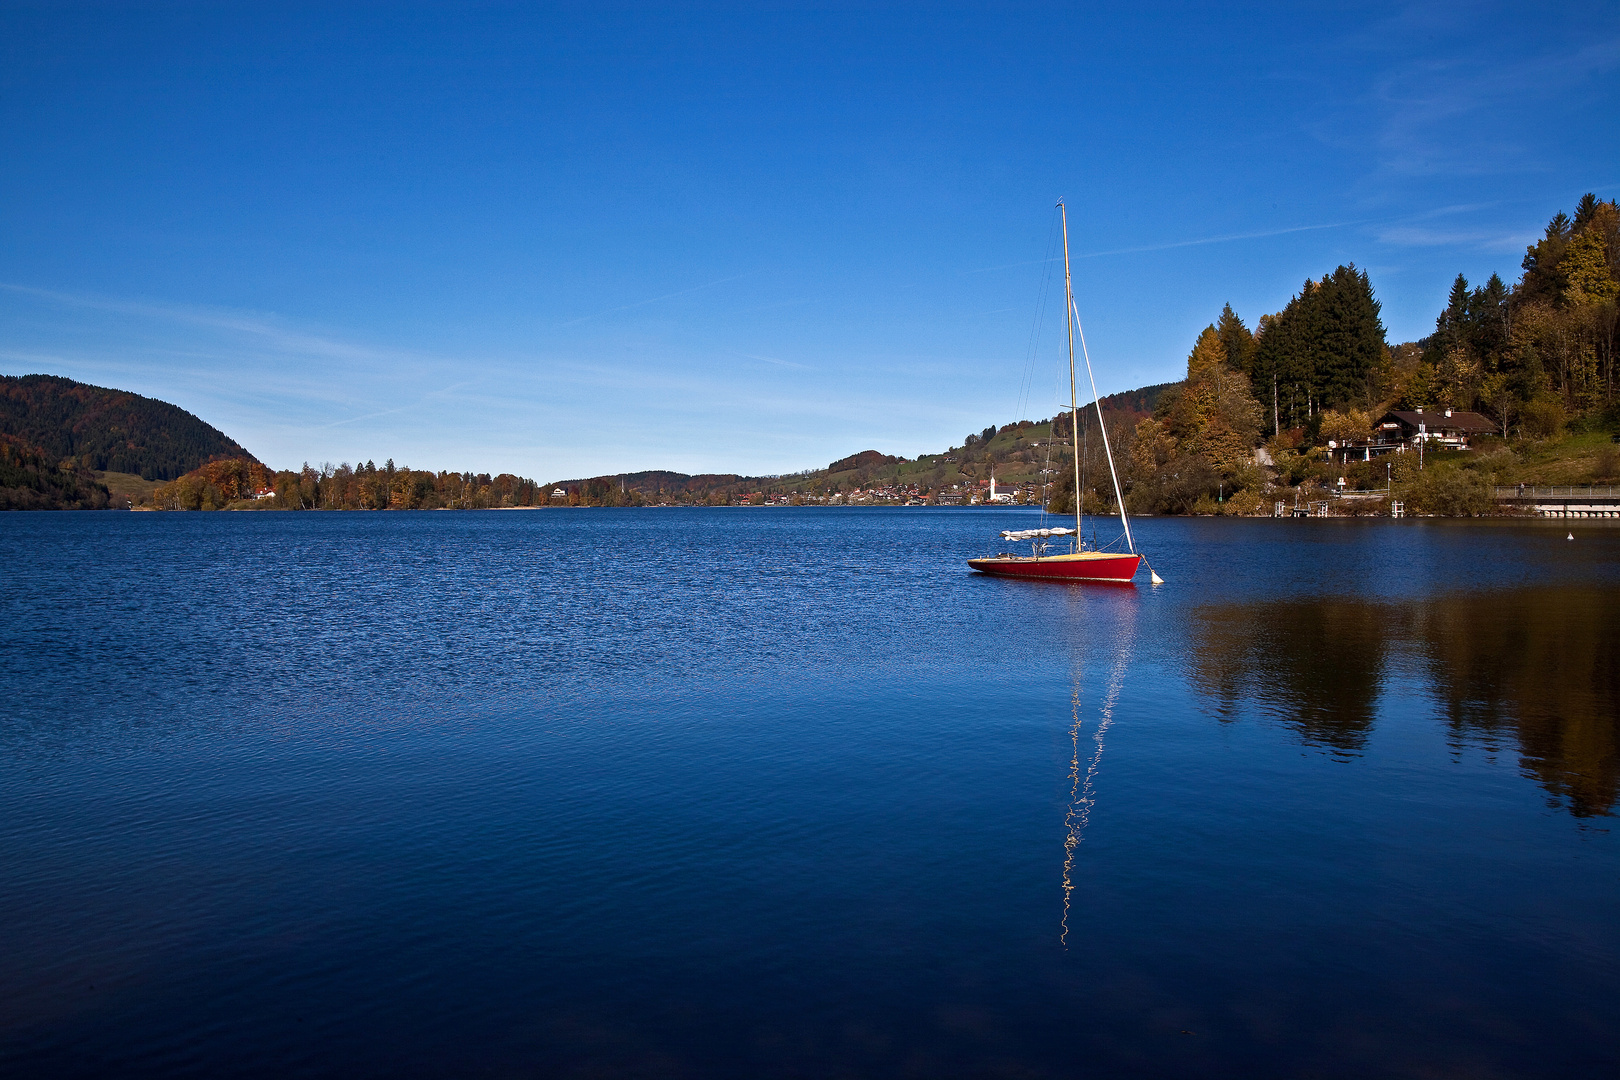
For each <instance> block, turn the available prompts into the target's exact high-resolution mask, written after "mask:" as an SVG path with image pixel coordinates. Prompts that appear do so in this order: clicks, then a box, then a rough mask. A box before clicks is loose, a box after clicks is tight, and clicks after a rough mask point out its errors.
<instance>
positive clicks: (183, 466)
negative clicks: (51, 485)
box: [0, 375, 257, 480]
mask: <svg viewBox="0 0 1620 1080" xmlns="http://www.w3.org/2000/svg"><path fill="white" fill-rule="evenodd" d="M0 434H5V435H10V436H12V437H13V438H15V439H18V440H20V441H21V442H22V443H25V444H27V445H28V446H31V447H37V448H38V449H39V450H40V451H42V452H43V453H44V455H45V457H46V458H48V459H50V460H51V461H52V462H53V463H55V462H61V461H68V460H71V461H72V462H73V463H74V465H76V466H77V467H79V468H82V469H94V470H98V471H106V472H122V473H136V474H138V475H140V476H142V477H145V478H146V479H148V480H173V479H175V478H177V477H180V476H183V475H184V474H186V473H188V472H191V471H192V470H193V469H196V468H198V467H199V466H201V465H203V464H204V463H206V462H209V461H218V460H221V459H224V458H247V459H248V460H257V459H256V458H254V457H253V455H252V454H250V453H248V452H247V450H246V449H244V448H243V447H242V446H241V444H240V443H238V442H236V441H235V440H234V439H231V438H229V437H228V436H226V435H225V433H224V432H222V431H220V430H219V429H218V428H215V427H213V426H212V425H210V424H208V423H206V422H204V421H203V420H201V419H200V418H198V417H196V416H194V415H193V414H191V413H189V412H187V411H186V410H184V409H182V408H180V407H179V406H178V405H171V404H169V403H168V402H166V401H158V400H157V399H155V398H149V397H142V396H141V395H139V394H135V393H131V392H130V391H128V390H114V389H111V388H108V387H104V386H91V385H90V384H88V383H81V382H75V381H74V380H72V379H68V378H64V377H62V376H60V375H0Z"/></svg>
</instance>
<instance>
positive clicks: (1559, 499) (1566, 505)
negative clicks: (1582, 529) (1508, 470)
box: [1496, 484, 1620, 518]
mask: <svg viewBox="0 0 1620 1080" xmlns="http://www.w3.org/2000/svg"><path fill="white" fill-rule="evenodd" d="M1496 501H1497V502H1498V503H1501V504H1502V505H1504V506H1518V507H1522V508H1524V509H1526V510H1530V511H1532V512H1533V513H1535V514H1537V515H1538V516H1540V517H1557V518H1615V517H1620V486H1616V485H1613V484H1611V485H1609V486H1607V487H1605V486H1601V485H1595V484H1587V485H1585V486H1571V487H1538V486H1532V485H1530V484H1519V485H1517V486H1513V487H1499V488H1497V489H1496Z"/></svg>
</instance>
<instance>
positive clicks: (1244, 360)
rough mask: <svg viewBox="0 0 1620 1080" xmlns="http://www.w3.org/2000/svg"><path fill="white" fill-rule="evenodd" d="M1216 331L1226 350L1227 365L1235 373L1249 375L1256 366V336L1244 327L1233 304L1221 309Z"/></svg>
mask: <svg viewBox="0 0 1620 1080" xmlns="http://www.w3.org/2000/svg"><path fill="white" fill-rule="evenodd" d="M1215 329H1216V333H1218V334H1219V335H1220V338H1221V345H1222V347H1223V348H1225V350H1226V363H1227V365H1228V366H1229V367H1231V368H1232V370H1234V371H1241V372H1244V373H1245V374H1249V373H1250V369H1251V368H1252V367H1253V365H1254V353H1255V341H1254V335H1253V334H1251V333H1249V328H1248V327H1247V326H1244V325H1243V320H1242V319H1240V318H1238V314H1237V312H1235V311H1233V310H1232V305H1231V304H1227V305H1226V306H1225V307H1224V308H1222V309H1221V317H1220V320H1219V321H1218V322H1217V323H1216V324H1215Z"/></svg>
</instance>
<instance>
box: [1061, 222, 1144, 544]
mask: <svg viewBox="0 0 1620 1080" xmlns="http://www.w3.org/2000/svg"><path fill="white" fill-rule="evenodd" d="M1058 208H1059V209H1061V210H1062V211H1063V291H1064V292H1065V293H1066V294H1068V298H1069V401H1070V403H1071V407H1073V408H1074V413H1073V415H1074V419H1075V449H1076V450H1077V451H1078V450H1079V431H1080V428H1079V421H1080V415H1079V409H1078V407H1076V406H1073V403H1074V401H1075V392H1074V335H1075V331H1076V330H1078V331H1079V332H1080V355H1081V356H1083V357H1084V358H1085V361H1086V378H1088V379H1090V380H1091V400H1092V401H1094V402H1096V404H1097V433H1098V434H1099V435H1101V436H1102V444H1103V453H1104V454H1106V455H1107V456H1108V475H1109V476H1110V477H1111V478H1112V479H1113V481H1114V501H1115V502H1117V503H1118V504H1119V523H1120V524H1121V525H1123V526H1125V546H1126V547H1128V548H1130V549H1131V554H1132V555H1135V554H1136V540H1135V539H1134V538H1133V537H1132V536H1131V519H1130V518H1128V517H1126V516H1125V493H1124V492H1122V491H1121V490H1120V489H1119V471H1118V470H1117V469H1115V468H1114V450H1113V448H1112V447H1110V446H1109V445H1108V429H1107V428H1106V427H1104V426H1103V411H1102V398H1100V397H1098V396H1097V374H1096V372H1094V371H1092V370H1091V353H1090V352H1089V351H1088V350H1087V349H1086V331H1085V327H1083V326H1081V325H1080V312H1079V310H1078V309H1076V308H1075V306H1074V286H1073V285H1071V284H1070V281H1069V211H1068V209H1067V208H1066V207H1064V206H1063V204H1062V203H1058ZM1074 496H1075V507H1074V527H1075V528H1076V529H1078V528H1079V527H1080V455H1079V454H1078V453H1076V454H1075V457H1074Z"/></svg>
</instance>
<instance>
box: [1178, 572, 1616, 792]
mask: <svg viewBox="0 0 1620 1080" xmlns="http://www.w3.org/2000/svg"><path fill="white" fill-rule="evenodd" d="M1193 634H1194V645H1195V648H1194V652H1195V659H1194V665H1193V672H1192V675H1193V681H1194V683H1195V685H1196V686H1197V688H1198V689H1199V690H1200V691H1201V692H1202V693H1204V694H1205V695H1206V696H1207V697H1208V699H1209V700H1210V702H1211V704H1212V706H1213V708H1214V709H1215V711H1216V713H1217V714H1218V715H1219V716H1221V718H1222V719H1228V720H1229V719H1234V718H1236V716H1237V715H1238V713H1239V711H1240V710H1241V708H1242V707H1243V706H1244V704H1245V703H1252V705H1253V706H1254V707H1257V708H1259V709H1260V710H1261V711H1263V712H1265V713H1268V714H1270V715H1272V716H1275V717H1277V718H1279V719H1280V720H1282V721H1283V722H1285V723H1287V724H1289V725H1290V726H1292V727H1294V728H1295V729H1296V730H1297V731H1298V732H1299V735H1300V738H1301V739H1302V740H1303V741H1304V742H1305V743H1307V744H1309V745H1316V746H1324V747H1327V748H1328V749H1330V750H1331V751H1333V752H1334V753H1336V754H1339V755H1344V756H1349V755H1354V754H1356V753H1358V752H1359V751H1360V750H1361V749H1362V748H1363V747H1364V746H1365V745H1366V741H1367V738H1368V736H1369V734H1370V733H1371V732H1372V729H1373V727H1374V724H1375V723H1376V721H1377V719H1378V700H1379V696H1380V693H1381V691H1382V688H1383V684H1384V679H1385V674H1386V671H1387V669H1388V664H1389V660H1390V658H1391V656H1392V654H1393V653H1394V652H1395V651H1396V650H1400V651H1402V652H1405V653H1408V654H1410V655H1411V656H1412V657H1413V658H1414V659H1416V660H1417V661H1418V665H1417V666H1418V668H1419V670H1420V671H1421V672H1422V673H1423V675H1424V676H1426V680H1427V682H1428V683H1429V689H1430V691H1431V692H1432V693H1433V695H1434V697H1435V700H1436V702H1437V703H1438V705H1439V708H1440V709H1441V711H1442V714H1443V716H1444V719H1445V722H1446V724H1447V725H1448V727H1449V729H1450V731H1451V733H1452V734H1453V736H1454V737H1455V738H1458V739H1461V740H1464V741H1475V740H1483V741H1485V742H1486V743H1487V744H1491V743H1500V742H1502V741H1504V740H1509V739H1511V740H1512V741H1513V742H1515V743H1516V744H1517V747H1518V751H1519V754H1520V764H1521V767H1522V768H1523V769H1524V771H1525V772H1526V774H1527V775H1529V776H1531V777H1533V778H1534V779H1535V780H1536V781H1537V782H1539V783H1540V784H1541V785H1542V786H1543V787H1544V788H1545V789H1546V790H1547V791H1548V792H1549V793H1551V794H1552V796H1553V797H1554V800H1555V802H1556V803H1558V804H1561V805H1563V806H1565V807H1567V808H1568V810H1569V811H1570V813H1571V814H1573V815H1575V816H1576V817H1588V816H1592V815H1597V814H1606V813H1608V812H1609V811H1610V810H1611V809H1612V808H1613V807H1614V805H1615V802H1616V797H1617V793H1620V754H1617V745H1620V709H1617V708H1616V702H1617V701H1620V593H1617V592H1615V591H1614V590H1603V589H1594V588H1571V587H1556V588H1534V589H1514V590H1509V591H1504V592H1496V593H1480V594H1461V595H1454V596H1442V597H1437V598H1434V599H1431V600H1426V601H1410V602H1386V601H1369V600H1361V599H1357V598H1353V597H1304V598H1300V599H1296V600H1288V601H1266V602H1264V603H1257V604H1233V605H1217V606H1211V607H1207V608H1204V609H1202V610H1200V611H1199V612H1198V616H1197V618H1196V619H1195V620H1194V625H1193Z"/></svg>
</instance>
